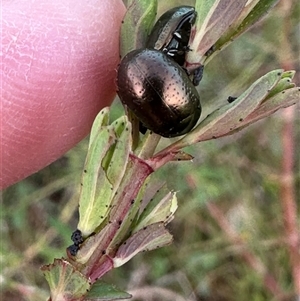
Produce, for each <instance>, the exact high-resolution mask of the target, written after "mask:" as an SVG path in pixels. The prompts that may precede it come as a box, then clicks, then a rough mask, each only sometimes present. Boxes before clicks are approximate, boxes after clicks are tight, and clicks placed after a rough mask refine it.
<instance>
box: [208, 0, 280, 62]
mask: <svg viewBox="0 0 300 301" xmlns="http://www.w3.org/2000/svg"><path fill="white" fill-rule="evenodd" d="M278 1H279V0H259V1H258V0H256V1H250V2H249V3H248V4H247V6H246V7H245V8H244V10H243V11H242V13H241V14H240V16H239V18H238V19H237V20H236V21H235V22H234V23H233V24H232V26H231V27H230V28H229V29H228V30H227V31H226V32H225V33H224V35H222V37H221V38H220V39H219V40H218V41H217V42H216V44H215V48H216V49H218V50H220V49H224V48H225V46H227V45H229V44H230V43H231V42H232V41H233V40H234V39H236V38H237V37H238V36H240V35H241V34H243V33H244V32H245V31H247V30H248V29H249V28H250V27H251V26H253V25H254V24H255V23H257V22H258V21H260V20H261V19H262V18H263V17H264V16H265V15H266V14H267V13H268V12H269V10H270V9H271V8H272V7H273V6H274V5H275V4H276V3H277V2H278ZM213 56H214V55H212V57H213ZM212 57H210V58H209V59H211V58H212Z"/></svg>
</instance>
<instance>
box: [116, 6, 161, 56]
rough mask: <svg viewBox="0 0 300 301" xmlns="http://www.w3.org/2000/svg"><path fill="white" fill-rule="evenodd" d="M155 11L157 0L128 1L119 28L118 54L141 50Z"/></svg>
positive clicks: (122, 54)
mask: <svg viewBox="0 0 300 301" xmlns="http://www.w3.org/2000/svg"><path fill="white" fill-rule="evenodd" d="M156 11H157V0H133V1H129V3H128V9H127V12H126V15H125V18H124V20H123V24H122V27H121V40H120V53H121V56H122V57H123V56H124V55H126V54H127V53H128V52H130V51H132V50H134V49H139V48H143V47H144V46H145V43H146V39H147V36H148V34H149V33H150V31H151V29H152V26H153V23H154V20H155V16H156Z"/></svg>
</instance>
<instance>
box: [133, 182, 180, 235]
mask: <svg viewBox="0 0 300 301" xmlns="http://www.w3.org/2000/svg"><path fill="white" fill-rule="evenodd" d="M154 193H155V194H154V195H152V194H151V195H150V196H147V194H146V196H145V197H144V199H145V203H146V204H142V205H144V206H145V208H144V210H143V212H142V213H141V214H140V216H139V218H138V224H137V226H136V227H135V228H134V229H133V233H135V232H137V231H138V230H140V229H142V228H144V227H146V226H149V225H151V224H154V223H157V222H164V223H165V224H167V223H169V222H170V221H171V220H172V219H173V217H174V213H175V211H176V210H177V207H178V206H177V198H176V193H175V192H170V191H168V189H167V187H166V185H163V186H162V187H159V189H158V190H156V191H155V192H154ZM149 197H150V198H149Z"/></svg>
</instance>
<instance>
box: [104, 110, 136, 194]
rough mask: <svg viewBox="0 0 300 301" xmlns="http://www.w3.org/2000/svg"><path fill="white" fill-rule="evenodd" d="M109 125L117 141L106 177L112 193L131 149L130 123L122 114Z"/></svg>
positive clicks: (124, 167)
mask: <svg viewBox="0 0 300 301" xmlns="http://www.w3.org/2000/svg"><path fill="white" fill-rule="evenodd" d="M111 127H112V128H113V129H114V131H115V133H116V136H117V142H116V145H115V147H114V151H113V154H112V157H111V159H110V162H109V166H108V168H107V178H108V180H109V181H110V183H111V184H112V185H113V193H115V191H116V189H117V188H118V186H119V184H120V181H121V179H122V177H123V175H124V172H125V170H126V166H127V162H128V156H129V152H130V151H131V145H132V140H131V124H130V123H129V122H128V118H127V116H122V117H120V118H119V119H117V120H116V121H115V122H113V123H112V124H111Z"/></svg>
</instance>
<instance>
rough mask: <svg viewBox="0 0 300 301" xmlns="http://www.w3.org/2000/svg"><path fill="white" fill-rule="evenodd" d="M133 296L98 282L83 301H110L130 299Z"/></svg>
mask: <svg viewBox="0 0 300 301" xmlns="http://www.w3.org/2000/svg"><path fill="white" fill-rule="evenodd" d="M131 297H132V296H131V295H130V294H128V293H126V292H124V291H122V290H120V289H118V288H117V287H116V286H114V285H112V284H108V283H105V282H102V281H97V282H95V283H94V284H93V286H92V288H91V290H90V291H89V292H88V293H87V295H86V297H85V298H84V300H83V301H109V300H121V299H129V298H131Z"/></svg>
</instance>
